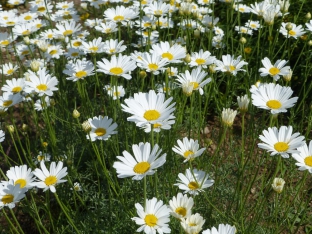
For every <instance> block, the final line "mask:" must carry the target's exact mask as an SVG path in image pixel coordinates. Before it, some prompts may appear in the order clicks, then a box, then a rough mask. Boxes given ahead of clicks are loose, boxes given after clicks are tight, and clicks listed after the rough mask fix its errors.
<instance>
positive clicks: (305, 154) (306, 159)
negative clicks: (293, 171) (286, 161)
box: [292, 141, 312, 173]
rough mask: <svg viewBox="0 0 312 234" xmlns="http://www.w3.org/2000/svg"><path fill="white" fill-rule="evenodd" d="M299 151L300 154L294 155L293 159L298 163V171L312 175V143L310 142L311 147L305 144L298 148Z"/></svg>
mask: <svg viewBox="0 0 312 234" xmlns="http://www.w3.org/2000/svg"><path fill="white" fill-rule="evenodd" d="M297 151H298V153H293V154H292V157H293V158H294V159H295V160H296V161H297V163H296V165H297V166H298V167H299V168H298V170H300V171H304V170H308V171H309V173H312V141H310V143H309V147H308V146H307V143H305V144H304V145H303V146H300V147H298V148H297Z"/></svg>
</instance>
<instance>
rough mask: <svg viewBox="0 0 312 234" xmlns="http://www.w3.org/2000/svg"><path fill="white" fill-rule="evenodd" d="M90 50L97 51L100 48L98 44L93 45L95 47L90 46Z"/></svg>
mask: <svg viewBox="0 0 312 234" xmlns="http://www.w3.org/2000/svg"><path fill="white" fill-rule="evenodd" d="M89 50H91V51H93V52H96V51H98V50H99V48H98V47H97V46H93V47H90V48H89Z"/></svg>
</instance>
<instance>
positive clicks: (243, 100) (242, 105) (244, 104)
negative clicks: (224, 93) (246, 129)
mask: <svg viewBox="0 0 312 234" xmlns="http://www.w3.org/2000/svg"><path fill="white" fill-rule="evenodd" d="M249 102H250V99H249V97H248V95H247V94H245V95H244V96H241V97H240V96H238V97H237V105H238V109H239V111H240V112H241V113H246V112H247V110H248V106H249Z"/></svg>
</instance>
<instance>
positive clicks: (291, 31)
mask: <svg viewBox="0 0 312 234" xmlns="http://www.w3.org/2000/svg"><path fill="white" fill-rule="evenodd" d="M288 33H289V35H291V36H295V35H296V32H295V31H294V30H290V31H289V32H288Z"/></svg>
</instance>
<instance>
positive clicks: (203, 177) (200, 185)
mask: <svg viewBox="0 0 312 234" xmlns="http://www.w3.org/2000/svg"><path fill="white" fill-rule="evenodd" d="M178 177H179V178H180V180H178V183H176V184H174V185H176V186H179V189H181V190H184V193H189V194H191V195H194V196H195V195H198V194H199V192H203V191H204V189H205V188H208V187H210V186H212V185H213V183H214V180H209V179H208V178H209V176H208V174H207V173H206V172H204V171H200V170H197V169H194V170H193V172H192V171H191V169H186V171H185V174H182V173H179V175H178Z"/></svg>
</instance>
